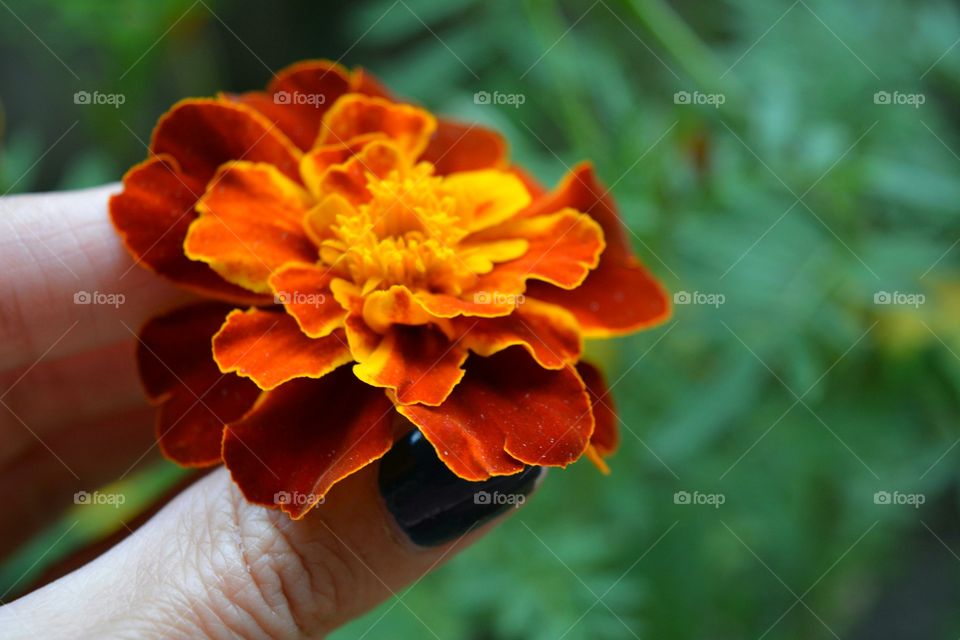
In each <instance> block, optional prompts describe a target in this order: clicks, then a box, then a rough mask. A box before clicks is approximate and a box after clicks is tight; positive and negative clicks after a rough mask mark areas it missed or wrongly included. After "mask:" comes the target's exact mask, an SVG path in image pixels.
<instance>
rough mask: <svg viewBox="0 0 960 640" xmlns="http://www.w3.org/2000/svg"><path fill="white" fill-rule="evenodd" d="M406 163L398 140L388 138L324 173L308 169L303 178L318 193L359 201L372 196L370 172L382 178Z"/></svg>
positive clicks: (365, 148)
mask: <svg viewBox="0 0 960 640" xmlns="http://www.w3.org/2000/svg"><path fill="white" fill-rule="evenodd" d="M403 163H404V159H403V156H402V154H401V152H400V150H399V148H398V147H397V146H396V145H395V144H393V143H392V142H388V141H386V140H374V141H372V142H370V143H369V144H367V145H366V146H365V147H363V149H362V150H360V152H359V153H357V154H355V155H353V156H350V157H349V158H348V159H347V160H346V161H345V162H343V163H341V164H335V165H333V166H331V167H329V168H327V169H326V170H325V171H323V172H322V173H321V174H313V173H311V172H310V170H309V169H307V170H306V171H305V172H304V180H305V181H306V183H307V187H308V188H309V189H310V192H311V193H313V194H314V196H315V197H318V198H319V197H323V196H329V195H333V194H337V195H341V196H343V197H344V198H346V199H347V200H348V201H349V202H351V203H354V204H357V203H360V202H364V201H366V200H368V199H369V197H370V192H369V191H367V181H368V176H369V175H370V174H373V175H374V176H376V177H378V178H383V177H386V175H387V174H389V173H390V172H391V171H393V170H394V169H398V168H400V167H401V166H402V165H403Z"/></svg>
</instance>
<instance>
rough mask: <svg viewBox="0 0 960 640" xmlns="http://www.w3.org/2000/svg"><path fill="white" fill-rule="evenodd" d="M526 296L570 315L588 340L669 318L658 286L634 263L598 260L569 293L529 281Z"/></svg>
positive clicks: (642, 268) (646, 272)
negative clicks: (577, 285) (555, 306)
mask: <svg viewBox="0 0 960 640" xmlns="http://www.w3.org/2000/svg"><path fill="white" fill-rule="evenodd" d="M526 295H528V296H530V297H531V298H536V299H538V300H543V301H545V302H549V303H551V304H555V305H558V306H561V307H563V308H565V309H567V310H568V311H570V312H571V313H573V315H574V316H576V318H577V322H579V323H580V329H581V331H582V333H583V335H584V336H585V337H588V338H605V337H610V336H616V335H624V334H627V333H632V332H634V331H638V330H640V329H643V328H645V327H650V326H653V325H656V324H659V323H661V322H663V321H664V320H666V319H667V318H669V317H670V302H669V300H668V299H667V296H666V294H665V293H664V291H663V288H662V287H661V286H660V283H659V282H657V280H656V279H655V278H654V277H653V276H652V275H651V274H650V273H649V272H648V271H647V270H646V269H645V268H644V267H643V266H642V265H641V264H640V263H639V262H637V261H635V260H629V261H627V262H626V263H625V264H617V262H616V261H614V260H601V261H600V266H598V267H597V268H596V269H594V270H593V271H591V272H590V274H589V275H588V276H587V278H586V280H584V281H583V284H581V285H580V286H579V287H577V288H576V289H573V290H570V291H567V290H564V289H559V288H557V287H552V286H550V285H548V284H546V283H542V282H531V283H530V285H529V287H528V288H527V293H526Z"/></svg>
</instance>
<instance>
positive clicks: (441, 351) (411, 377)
mask: <svg viewBox="0 0 960 640" xmlns="http://www.w3.org/2000/svg"><path fill="white" fill-rule="evenodd" d="M363 324H365V323H363V322H362V320H360V321H359V322H358V319H357V318H356V317H353V318H351V317H348V318H347V324H346V328H347V335H348V338H349V339H350V347H351V349H352V350H353V354H354V356H355V357H356V359H357V364H356V365H354V367H353V372H354V374H355V375H356V376H357V377H358V378H360V379H361V380H363V381H364V382H366V383H367V384H370V385H373V386H375V387H384V388H386V389H390V390H391V391H392V392H393V393H394V396H395V398H396V401H397V402H398V403H400V404H408V403H415V402H418V403H423V404H428V405H438V404H440V403H442V402H443V401H444V400H445V399H446V398H447V396H449V395H450V392H451V391H452V390H453V388H454V387H455V386H456V385H457V383H458V382H460V379H461V378H463V369H461V366H462V365H463V363H464V361H465V360H466V359H467V350H466V349H464V348H462V347H461V346H459V345H457V344H456V343H454V342H451V341H450V340H449V339H447V337H446V336H445V335H444V334H443V332H441V331H440V330H439V329H437V328H436V327H433V326H429V325H424V326H406V325H394V326H393V327H391V328H390V330H389V331H387V333H386V334H384V335H379V334H375V333H374V334H372V335H371V333H370V330H369V328H366V327H364V326H363ZM351 334H353V335H351Z"/></svg>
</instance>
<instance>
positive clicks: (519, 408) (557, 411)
mask: <svg viewBox="0 0 960 640" xmlns="http://www.w3.org/2000/svg"><path fill="white" fill-rule="evenodd" d="M466 369H467V373H466V375H465V376H464V378H463V380H462V381H461V382H460V384H459V385H457V388H456V389H454V390H453V393H451V394H450V397H449V398H447V400H446V402H444V403H443V404H442V405H440V406H439V407H429V406H424V405H402V406H397V411H399V412H400V413H401V414H403V415H404V416H406V417H407V418H408V419H409V420H410V421H411V422H413V423H414V424H415V425H416V426H417V427H418V428H419V429H420V431H421V432H422V433H423V435H424V437H426V438H427V440H429V441H430V443H431V444H433V446H434V448H435V449H436V450H437V455H438V456H440V459H441V460H443V462H444V464H446V465H447V466H448V467H449V468H450V470H451V471H453V472H454V473H455V474H457V475H458V476H460V477H461V478H464V479H465V480H471V481H480V480H486V479H487V478H489V477H490V476H497V475H509V474H514V473H517V472H519V471H521V470H522V469H523V466H524V464H533V465H547V466H561V467H563V466H566V465H568V464H570V463H571V462H573V461H575V460H576V459H577V458H579V457H580V456H581V455H582V454H583V453H584V451H585V450H586V448H587V445H588V444H589V442H590V434H591V433H592V432H593V417H592V414H591V412H590V398H589V396H587V392H586V390H585V387H584V384H583V381H582V380H580V376H579V375H577V373H576V370H575V369H573V368H572V367H566V368H564V369H561V370H558V371H550V370H547V369H544V368H543V367H541V366H540V365H539V364H537V363H536V362H535V361H534V360H533V359H532V358H531V357H530V356H529V355H527V353H526V352H524V351H523V350H522V349H517V348H514V349H507V350H506V351H501V352H500V353H498V354H497V355H494V356H491V357H489V358H480V357H476V356H473V357H471V358H470V361H469V362H468V363H467V366H466Z"/></svg>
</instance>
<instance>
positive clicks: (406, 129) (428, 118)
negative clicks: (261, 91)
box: [316, 93, 437, 158]
mask: <svg viewBox="0 0 960 640" xmlns="http://www.w3.org/2000/svg"><path fill="white" fill-rule="evenodd" d="M436 128H437V121H436V118H434V117H433V115H431V114H430V112H428V111H426V110H424V109H420V108H419V107H415V106H413V105H409V104H399V103H396V102H391V101H389V100H384V99H383V98H375V97H371V96H365V95H363V94H359V93H353V94H349V95H346V96H344V97H342V98H340V99H339V100H337V101H336V102H335V103H334V104H333V105H332V106H331V107H330V110H329V111H328V112H327V113H326V114H325V115H324V117H323V123H322V125H321V129H320V134H319V137H318V138H317V144H316V146H320V145H325V144H337V143H340V144H344V143H347V142H349V141H350V140H351V139H353V138H354V137H356V136H361V135H365V134H370V133H384V134H386V135H387V137H388V138H390V139H391V140H393V141H395V142H396V143H397V145H398V146H399V147H400V148H401V149H402V150H403V151H404V152H405V153H406V154H408V155H409V156H410V157H414V158H415V157H417V156H419V155H420V154H421V153H422V152H423V150H424V149H425V148H426V146H427V143H428V142H429V140H430V136H431V135H433V132H434V130H435V129H436Z"/></svg>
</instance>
